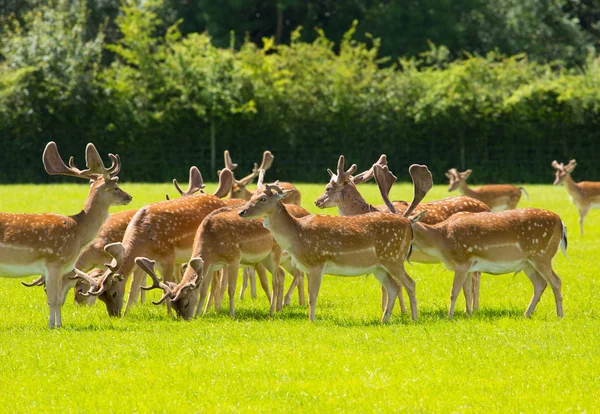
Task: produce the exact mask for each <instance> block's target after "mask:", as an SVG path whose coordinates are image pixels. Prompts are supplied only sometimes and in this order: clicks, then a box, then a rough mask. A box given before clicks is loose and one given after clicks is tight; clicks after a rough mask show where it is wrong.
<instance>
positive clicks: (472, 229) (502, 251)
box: [375, 165, 567, 318]
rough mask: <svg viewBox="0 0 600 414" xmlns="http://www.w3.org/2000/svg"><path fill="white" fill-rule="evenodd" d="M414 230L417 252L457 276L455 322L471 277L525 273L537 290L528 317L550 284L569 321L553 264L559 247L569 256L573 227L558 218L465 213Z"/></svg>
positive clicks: (531, 211)
mask: <svg viewBox="0 0 600 414" xmlns="http://www.w3.org/2000/svg"><path fill="white" fill-rule="evenodd" d="M385 168H387V167H385ZM385 168H384V167H382V166H379V165H377V166H375V177H376V179H377V182H378V184H379V185H380V193H381V195H382V197H383V198H384V201H385V204H386V205H387V206H388V208H389V209H390V211H391V212H395V208H394V205H393V204H392V203H391V202H390V201H389V199H388V197H387V192H388V191H389V185H390V184H389V183H390V182H391V181H392V180H391V178H390V175H389V174H388V172H386V171H385ZM421 214H424V213H421ZM412 229H413V232H414V240H413V244H414V246H415V249H419V250H421V251H423V252H425V253H426V254H428V255H430V256H433V257H436V258H437V259H438V260H439V261H440V262H442V263H443V264H444V266H445V267H446V268H447V269H448V270H450V271H453V272H454V281H453V283H452V290H451V292H450V309H449V310H448V317H449V318H452V317H453V315H454V309H455V306H456V299H457V297H458V294H459V293H460V289H461V287H462V286H463V285H464V284H465V282H467V284H468V283H469V281H470V279H469V278H467V274H468V273H469V272H485V273H491V274H503V273H513V272H514V273H515V274H516V273H518V272H520V271H521V270H523V271H524V272H525V274H526V275H527V277H528V278H529V280H531V283H532V284H533V291H534V293H533V297H532V298H531V301H530V303H529V306H528V307H527V309H526V310H525V317H527V318H529V317H531V314H532V313H533V311H534V310H535V307H536V306H537V304H538V302H539V301H540V298H541V296H542V293H543V292H544V290H545V289H546V287H547V286H548V284H549V285H550V287H551V288H552V291H553V293H554V299H555V302H556V314H557V315H558V317H559V318H562V317H563V316H564V313H563V306H562V293H561V284H562V282H561V280H560V277H559V276H558V275H557V274H556V272H555V271H554V269H553V268H552V259H553V257H554V256H555V255H556V254H557V253H558V249H559V247H560V249H561V250H562V252H563V253H564V255H565V256H566V255H567V228H566V226H565V225H564V223H563V222H562V220H561V218H560V217H559V216H558V215H557V214H555V213H552V212H550V211H546V210H541V209H536V208H525V209H517V210H507V211H502V212H489V213H476V214H474V213H469V212H463V213H457V214H454V215H452V216H450V217H449V218H448V219H446V220H444V221H442V222H440V223H437V224H433V225H431V224H425V223H423V222H419V221H418V220H415V221H414V222H413V223H412ZM470 292H471V290H470V289H466V290H465V296H467V298H466V299H467V300H466V302H467V306H466V311H467V314H468V315H471V313H472V309H471V298H470V294H471V293H470Z"/></svg>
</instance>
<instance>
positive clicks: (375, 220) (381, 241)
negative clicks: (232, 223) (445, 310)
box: [240, 165, 432, 322]
mask: <svg viewBox="0 0 600 414" xmlns="http://www.w3.org/2000/svg"><path fill="white" fill-rule="evenodd" d="M409 171H410V174H411V177H412V178H413V182H414V188H415V197H414V199H413V201H412V202H411V205H410V207H409V208H408V209H407V210H406V211H405V212H404V214H403V215H402V216H400V215H394V214H389V213H378V212H376V213H371V214H362V215H357V216H350V217H348V216H342V217H338V216H326V215H309V216H306V217H302V218H299V219H297V218H295V217H293V216H292V215H290V214H289V212H288V211H287V210H286V209H285V208H284V206H283V204H282V200H284V199H285V198H286V197H287V196H288V195H289V194H290V192H289V191H288V190H284V189H282V188H280V187H279V186H277V185H276V184H270V185H265V186H264V187H263V188H261V189H259V190H258V191H257V192H256V193H255V194H254V195H253V196H252V198H251V199H250V201H248V202H247V203H246V204H245V205H244V207H243V208H242V210H241V211H240V216H241V217H244V218H247V219H253V218H259V217H263V218H264V219H265V226H266V227H267V228H268V229H269V231H270V232H271V233H272V234H273V238H274V239H275V240H276V241H277V243H278V244H279V245H280V246H281V247H282V248H283V249H285V250H286V251H287V252H288V253H289V254H290V255H291V256H292V260H293V261H294V263H295V265H296V266H297V267H298V268H299V269H300V270H302V271H304V272H306V274H307V276H308V295H309V318H310V319H311V320H314V319H315V311H316V305H317V297H318V294H319V289H320V286H321V280H322V278H323V274H324V273H327V274H332V275H340V276H359V275H364V274H369V273H374V274H375V277H376V278H377V280H378V281H379V282H380V283H381V284H382V285H383V286H384V288H385V289H386V290H387V292H388V298H389V300H388V302H387V304H386V309H385V311H384V313H383V316H382V318H381V320H382V322H387V321H388V320H389V318H390V316H391V313H392V309H393V307H394V302H395V301H396V296H397V294H398V285H402V286H403V287H404V288H405V289H406V291H407V292H408V296H409V300H410V308H411V316H412V318H413V319H414V320H416V319H417V298H416V293H415V282H414V281H413V280H412V279H411V278H410V277H409V276H408V275H407V274H406V272H405V270H404V261H405V260H406V258H407V256H408V253H409V249H410V246H411V241H412V230H411V222H412V221H413V220H414V219H415V218H412V217H411V218H409V217H410V215H411V214H412V212H413V211H414V209H415V208H416V206H417V205H418V204H419V203H420V202H421V200H422V199H423V197H425V195H426V194H427V192H428V191H429V190H430V189H431V186H432V179H431V173H430V172H429V170H428V169H427V167H425V166H420V165H412V166H411V167H410V169H409Z"/></svg>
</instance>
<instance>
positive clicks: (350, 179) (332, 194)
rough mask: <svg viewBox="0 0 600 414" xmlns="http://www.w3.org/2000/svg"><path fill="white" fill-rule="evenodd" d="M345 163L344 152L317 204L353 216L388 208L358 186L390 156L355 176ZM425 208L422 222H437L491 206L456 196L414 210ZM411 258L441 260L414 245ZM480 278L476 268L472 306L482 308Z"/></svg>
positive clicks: (399, 207) (400, 208)
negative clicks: (375, 202)
mask: <svg viewBox="0 0 600 414" xmlns="http://www.w3.org/2000/svg"><path fill="white" fill-rule="evenodd" d="M344 163H345V162H344V156H343V155H341V156H340V158H339V160H338V166H337V172H336V174H334V173H333V172H332V171H331V170H329V169H328V170H327V171H328V173H329V176H330V177H331V180H330V181H329V183H328V184H327V185H326V186H325V191H324V192H323V194H321V196H320V197H319V198H317V200H316V201H315V205H316V206H317V207H319V208H329V207H337V208H338V211H339V213H340V215H342V216H354V215H359V214H365V213H369V212H374V211H388V208H387V206H386V205H382V206H372V205H370V204H369V203H367V202H366V201H365V199H364V198H363V197H362V195H361V194H360V192H359V191H358V189H357V188H356V184H357V183H364V182H367V181H369V180H371V179H372V178H374V171H375V168H376V167H375V166H376V165H379V166H382V167H384V166H386V165H387V157H386V156H385V155H381V157H380V158H379V160H378V161H377V162H376V163H375V164H374V165H373V166H372V167H371V168H370V169H369V170H367V171H364V172H362V173H361V174H358V175H356V176H352V174H353V173H354V172H355V171H356V168H355V167H356V166H355V165H353V166H352V167H350V169H348V170H347V171H345V168H344ZM385 171H388V172H389V170H387V167H386V168H385ZM387 178H388V179H392V180H393V181H391V182H388V185H389V187H390V188H391V184H392V183H393V182H395V181H396V177H394V176H393V174H391V173H389V176H388V177H387ZM388 190H389V188H388ZM392 203H393V205H394V208H395V210H396V212H398V213H404V212H405V211H406V209H407V208H408V203H406V202H404V201H394V202H392ZM423 211H427V214H426V215H425V217H423V218H422V219H421V222H422V223H425V224H436V223H439V222H441V221H444V220H446V219H447V218H448V217H450V216H452V215H454V214H456V213H460V212H463V211H468V212H472V213H480V212H489V211H490V209H489V208H488V207H487V206H486V205H485V204H484V203H483V202H481V201H479V200H476V199H473V198H470V197H466V196H457V197H448V198H444V199H442V200H438V201H432V202H429V203H421V204H419V205H418V206H417V207H416V208H415V210H414V213H415V214H419V213H421V212H423ZM411 261H414V262H420V263H438V260H437V259H436V258H435V257H431V256H429V255H427V254H424V253H423V252H421V251H419V250H418V249H413V251H412V253H411ZM479 280H480V274H479V273H478V272H476V273H475V274H473V308H474V309H475V310H477V309H479ZM465 294H466V293H465ZM398 298H399V299H400V307H401V308H402V311H404V309H405V307H404V301H403V299H402V290H401V289H399V294H398ZM386 302H387V296H386V292H385V290H382V303H383V304H385V303H386Z"/></svg>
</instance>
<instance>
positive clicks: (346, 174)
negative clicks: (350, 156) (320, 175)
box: [327, 155, 358, 184]
mask: <svg viewBox="0 0 600 414" xmlns="http://www.w3.org/2000/svg"><path fill="white" fill-rule="evenodd" d="M344 163H345V158H344V156H343V155H340V158H339V159H338V165H337V174H334V173H333V172H332V171H331V170H330V169H329V168H328V169H327V172H328V173H329V176H330V177H331V179H332V180H335V181H336V182H337V183H338V184H341V183H343V182H344V180H346V178H351V176H352V174H354V173H355V172H356V169H357V168H358V167H357V166H356V164H352V165H351V166H350V168H348V171H344Z"/></svg>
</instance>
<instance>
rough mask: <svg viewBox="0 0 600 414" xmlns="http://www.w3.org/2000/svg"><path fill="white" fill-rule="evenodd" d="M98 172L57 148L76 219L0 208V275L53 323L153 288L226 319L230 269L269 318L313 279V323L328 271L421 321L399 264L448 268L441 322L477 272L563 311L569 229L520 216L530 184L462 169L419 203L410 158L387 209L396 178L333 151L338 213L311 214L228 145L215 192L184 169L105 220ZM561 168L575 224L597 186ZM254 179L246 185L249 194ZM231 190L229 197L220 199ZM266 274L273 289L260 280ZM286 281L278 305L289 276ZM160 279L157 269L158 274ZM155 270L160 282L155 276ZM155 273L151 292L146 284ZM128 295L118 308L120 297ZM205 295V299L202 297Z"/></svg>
mask: <svg viewBox="0 0 600 414" xmlns="http://www.w3.org/2000/svg"><path fill="white" fill-rule="evenodd" d="M108 157H109V158H110V160H111V165H110V167H106V166H105V164H104V162H103V161H102V158H101V156H100V154H99V153H98V151H97V150H96V148H95V147H94V145H93V144H88V145H87V147H86V154H85V162H86V169H84V170H80V169H78V168H77V167H75V163H74V159H73V157H71V158H70V160H69V163H68V166H67V165H66V164H65V163H64V162H63V160H62V158H61V156H60V155H59V152H58V148H57V146H56V144H55V143H54V142H50V143H48V145H47V146H46V148H45V150H44V153H43V157H42V159H43V164H44V167H45V169H46V172H47V173H48V174H50V175H68V176H74V177H80V178H84V179H86V180H89V181H90V190H89V194H88V196H87V199H86V201H85V203H84V206H83V209H82V211H81V212H80V213H78V214H76V215H74V216H62V215H59V214H9V213H0V238H1V239H0V275H2V276H5V277H24V276H30V275H41V276H40V277H39V278H38V279H36V280H34V281H33V282H31V283H23V284H24V285H25V286H44V287H45V289H46V294H47V298H48V305H49V307H50V319H49V325H50V327H59V326H61V323H62V318H61V307H62V305H63V304H64V302H65V300H66V298H67V295H68V292H69V290H70V289H71V288H74V292H75V301H76V302H77V303H80V304H88V305H90V304H93V303H94V301H95V299H96V298H98V299H100V300H101V301H102V302H103V303H104V304H105V305H106V309H107V311H108V314H109V315H111V316H120V315H121V314H127V312H128V311H129V310H130V309H131V307H132V306H133V305H134V304H135V303H136V302H137V301H138V300H140V299H141V300H142V301H143V300H144V293H145V291H146V290H150V289H159V290H161V291H162V296H161V298H160V299H159V300H158V301H156V302H153V303H155V304H157V305H159V304H162V303H165V304H166V308H167V312H169V313H172V312H173V311H174V312H175V313H176V314H177V316H178V317H181V318H183V319H191V318H193V317H195V316H199V315H202V314H203V313H205V312H206V311H207V310H208V308H209V307H210V306H214V307H215V308H216V309H219V307H220V306H221V301H222V298H223V296H224V293H225V291H227V292H228V297H229V313H230V315H231V317H235V292H236V284H237V279H238V270H239V268H240V267H241V268H243V269H244V278H243V286H242V291H241V295H243V294H244V291H245V289H246V286H247V284H248V283H250V284H251V290H252V295H253V296H256V292H255V283H256V282H255V274H258V276H259V280H260V283H261V286H262V288H263V290H264V291H265V294H266V296H267V298H268V300H269V304H270V314H271V315H273V314H274V313H275V312H279V311H281V310H282V308H283V306H284V305H286V304H289V303H290V299H291V295H292V293H293V292H294V290H295V289H298V294H299V302H300V304H301V305H303V304H304V278H306V280H307V284H308V306H309V317H310V319H311V320H314V319H315V316H316V306H317V298H318V295H319V290H320V287H321V282H322V279H323V275H324V274H330V275H338V276H361V275H367V274H371V273H372V274H374V275H375V278H376V279H377V280H378V281H379V282H380V283H381V288H382V311H383V315H382V318H381V320H382V322H387V321H388V320H389V318H390V316H391V315H392V311H393V308H394V304H395V302H396V300H397V299H398V301H399V304H400V307H401V309H402V311H405V305H404V301H403V290H404V291H406V293H407V295H408V299H409V308H410V315H411V317H412V319H413V320H416V319H417V315H418V306H417V295H416V283H415V281H414V279H413V278H412V277H411V276H409V275H408V273H407V271H406V266H405V263H406V262H410V261H414V262H420V263H442V264H443V265H444V266H445V267H446V268H447V269H448V270H450V271H453V272H454V280H453V283H452V286H451V294H450V307H449V311H448V316H449V317H452V316H453V314H454V311H455V307H456V300H457V298H458V296H459V294H460V292H461V290H462V291H463V292H464V296H465V301H466V312H467V313H468V314H469V315H470V314H471V313H472V312H473V310H477V309H478V308H479V289H480V277H481V273H490V274H503V273H512V272H519V271H521V270H522V271H524V273H525V274H526V275H527V277H528V278H529V279H530V280H531V283H532V284H533V291H534V293H533V297H532V299H531V302H530V303H529V306H528V307H527V309H526V311H525V316H527V317H529V316H530V315H531V314H532V312H533V311H534V309H535V307H536V305H537V303H538V302H539V300H540V297H541V295H542V293H543V292H544V290H545V288H546V287H547V285H550V288H551V289H552V292H553V294H554V298H555V302H556V313H557V315H558V316H559V317H562V316H563V306H562V294H561V280H560V278H559V276H558V275H557V274H556V272H555V271H554V269H553V268H552V259H553V257H554V256H555V255H556V254H557V252H558V250H559V248H560V249H562V251H563V253H564V254H565V255H566V249H567V233H566V227H565V225H564V224H563V222H562V221H561V219H560V217H559V216H558V215H556V214H554V213H552V212H550V211H546V210H541V209H535V208H524V209H516V207H517V205H518V203H519V200H520V198H521V194H525V195H526V196H527V197H528V194H527V192H526V191H525V189H523V188H520V187H515V186H512V185H486V186H482V187H480V188H478V189H471V188H469V187H468V186H467V183H466V179H467V178H468V177H469V176H470V174H471V170H466V171H464V172H459V171H457V170H456V169H455V168H452V169H450V170H448V172H447V173H446V176H447V177H448V179H449V180H450V187H449V188H448V190H449V191H453V190H456V189H458V190H459V191H460V192H461V194H462V195H459V196H454V197H448V198H444V199H441V200H437V201H431V202H427V203H421V201H422V200H423V199H424V197H425V196H426V194H427V193H428V191H429V190H430V189H431V188H432V185H433V182H432V176H431V173H430V172H429V170H428V168H427V167H426V166H424V165H417V164H413V165H411V166H410V168H409V175H410V177H411V179H412V182H413V189H414V195H413V199H412V201H410V203H407V202H404V201H390V200H389V192H390V190H391V188H392V186H393V184H394V183H395V181H396V177H395V176H394V174H392V172H391V171H390V170H389V168H388V165H387V158H386V156H385V155H382V156H381V157H380V158H379V160H377V161H376V162H375V164H373V166H372V167H371V168H369V169H368V170H366V171H364V172H362V173H359V174H357V173H356V172H357V166H356V165H355V164H353V165H351V166H350V167H349V168H348V169H346V166H345V159H344V156H340V158H339V160H338V165H337V169H336V171H335V172H334V171H332V170H327V171H328V173H329V177H330V181H329V182H328V184H327V185H326V186H325V190H324V192H323V194H322V195H321V196H320V197H319V198H317V200H316V201H315V205H316V206H317V207H318V208H320V209H325V208H332V207H337V209H338V212H339V215H337V216H333V215H314V214H310V213H309V212H308V211H307V210H305V209H304V208H302V207H301V206H300V204H301V194H300V191H299V190H298V188H296V187H295V186H294V185H293V184H290V183H283V182H278V181H275V182H273V183H267V182H265V172H266V171H267V170H268V169H269V168H270V167H271V165H272V163H273V160H274V157H273V155H272V154H271V152H269V151H265V152H264V154H263V159H262V162H261V164H260V165H257V164H254V168H253V169H252V172H251V173H250V174H249V175H247V176H245V177H243V178H241V179H239V180H238V179H236V177H235V175H234V171H235V170H236V168H237V164H234V163H233V161H232V158H231V156H230V154H229V152H228V151H225V154H224V158H225V168H224V169H223V170H220V171H219V172H218V173H219V185H218V188H217V190H216V191H215V193H214V194H206V193H205V192H204V187H205V186H204V183H203V180H202V176H201V174H200V171H199V170H198V169H197V168H196V167H192V168H191V169H190V176H189V185H188V188H187V190H183V189H181V187H180V186H179V184H178V183H177V181H176V180H174V185H175V188H176V189H177V191H178V192H179V194H180V195H181V197H179V198H175V199H169V198H168V197H167V199H166V200H162V201H158V202H155V203H152V204H148V205H146V206H144V207H142V208H140V209H139V210H126V211H122V212H119V213H115V214H112V215H111V214H109V208H110V206H113V205H126V204H128V203H129V202H130V201H131V200H132V197H131V196H130V195H129V194H127V193H126V192H124V191H123V190H121V189H120V188H119V185H118V180H119V178H118V176H117V175H118V174H119V172H120V170H121V160H120V158H119V156H118V155H113V154H108ZM576 165H577V164H576V162H575V160H571V161H570V162H569V164H567V165H564V164H559V163H558V162H557V161H554V162H553V163H552V167H553V168H554V169H555V170H556V180H555V181H554V184H555V185H556V184H565V186H566V187H567V190H568V192H569V194H570V196H571V197H572V199H573V202H574V203H575V205H576V206H577V209H578V210H579V214H580V229H581V233H582V234H583V221H584V218H585V216H586V214H587V213H588V211H589V210H590V209H591V208H593V207H598V206H600V183H595V182H580V183H576V182H575V181H573V179H572V178H571V173H572V171H573V170H574V169H575V166H576ZM255 178H258V182H257V187H256V189H255V190H250V189H249V186H250V184H251V183H252V182H253V181H254V179H255ZM372 179H373V180H375V182H376V183H377V185H378V187H379V191H380V193H381V197H382V199H383V201H384V204H382V205H378V206H373V205H371V204H369V203H367V201H365V199H364V198H363V197H362V195H361V194H360V191H359V188H358V187H359V185H360V184H361V183H365V182H367V181H369V180H372ZM227 196H229V198H227ZM267 271H268V272H269V273H270V274H271V280H272V282H271V286H269V283H268V278H267V273H266V272H267ZM286 272H287V273H290V274H291V275H292V276H293V277H292V282H291V286H290V288H289V291H288V292H287V294H285V297H284V275H285V273H286ZM157 273H158V274H157ZM159 274H160V277H159ZM148 276H149V277H150V280H151V282H152V283H151V284H150V285H148V286H145V284H146V283H145V282H146V280H147V278H148ZM130 278H131V282H130V283H129V294H128V295H127V302H126V305H125V309H123V306H124V304H125V296H126V295H125V290H126V286H127V285H128V281H129V279H130ZM209 289H210V294H209Z"/></svg>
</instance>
